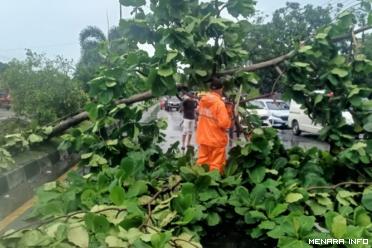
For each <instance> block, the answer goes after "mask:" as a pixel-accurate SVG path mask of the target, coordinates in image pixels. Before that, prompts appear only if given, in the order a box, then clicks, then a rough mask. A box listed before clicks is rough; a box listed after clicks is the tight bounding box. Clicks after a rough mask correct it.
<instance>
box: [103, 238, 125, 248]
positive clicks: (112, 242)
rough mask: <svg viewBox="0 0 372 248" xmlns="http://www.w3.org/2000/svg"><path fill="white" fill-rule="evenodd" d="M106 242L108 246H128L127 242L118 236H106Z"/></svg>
mask: <svg viewBox="0 0 372 248" xmlns="http://www.w3.org/2000/svg"><path fill="white" fill-rule="evenodd" d="M105 243H106V244H107V246H108V247H128V243H127V242H124V241H123V240H122V239H119V238H118V237H116V236H107V237H106V238H105Z"/></svg>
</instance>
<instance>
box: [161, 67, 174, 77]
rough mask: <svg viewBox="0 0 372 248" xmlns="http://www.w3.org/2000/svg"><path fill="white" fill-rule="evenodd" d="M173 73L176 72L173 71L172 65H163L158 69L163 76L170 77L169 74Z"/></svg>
mask: <svg viewBox="0 0 372 248" xmlns="http://www.w3.org/2000/svg"><path fill="white" fill-rule="evenodd" d="M173 74H174V72H173V68H172V67H165V66H162V67H160V68H159V70H158V75H159V76H161V77H169V76H171V75H173Z"/></svg>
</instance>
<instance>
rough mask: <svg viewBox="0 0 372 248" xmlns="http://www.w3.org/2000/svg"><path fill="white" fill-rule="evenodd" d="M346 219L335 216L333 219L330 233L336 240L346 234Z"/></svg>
mask: <svg viewBox="0 0 372 248" xmlns="http://www.w3.org/2000/svg"><path fill="white" fill-rule="evenodd" d="M346 229H347V225H346V219H345V217H343V216H342V215H337V216H335V217H334V218H333V221H332V226H331V232H332V234H333V235H334V236H335V237H336V238H342V237H343V236H344V234H345V233H346Z"/></svg>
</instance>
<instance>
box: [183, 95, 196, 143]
mask: <svg viewBox="0 0 372 248" xmlns="http://www.w3.org/2000/svg"><path fill="white" fill-rule="evenodd" d="M197 106H198V103H197V102H196V100H194V99H193V98H192V97H190V96H188V95H184V99H183V102H182V110H183V134H182V148H181V149H182V150H184V149H185V146H186V147H187V146H189V145H190V141H191V137H192V134H193V132H194V129H195V109H196V107H197Z"/></svg>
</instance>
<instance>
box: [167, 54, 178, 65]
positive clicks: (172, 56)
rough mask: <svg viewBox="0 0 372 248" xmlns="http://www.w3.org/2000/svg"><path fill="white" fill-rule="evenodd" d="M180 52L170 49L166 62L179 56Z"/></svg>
mask: <svg viewBox="0 0 372 248" xmlns="http://www.w3.org/2000/svg"><path fill="white" fill-rule="evenodd" d="M177 55H178V52H177V51H169V52H168V55H167V59H166V61H165V62H166V63H169V62H171V61H172V60H173V59H174V58H175V57H177Z"/></svg>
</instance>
